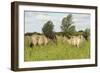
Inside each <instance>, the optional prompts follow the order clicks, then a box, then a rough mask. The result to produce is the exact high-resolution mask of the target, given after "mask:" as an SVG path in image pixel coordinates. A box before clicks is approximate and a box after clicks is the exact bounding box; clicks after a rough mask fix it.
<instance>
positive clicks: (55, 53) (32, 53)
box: [24, 36, 90, 61]
mask: <svg viewBox="0 0 100 73" xmlns="http://www.w3.org/2000/svg"><path fill="white" fill-rule="evenodd" d="M57 38H58V40H57V45H56V44H54V43H49V44H48V45H37V46H33V47H32V48H30V47H29V40H28V39H27V38H25V50H24V60H25V61H45V60H68V59H87V58H90V41H84V42H83V43H81V44H80V47H79V48H77V47H75V46H72V45H69V44H68V43H67V42H66V43H63V42H62V38H63V37H61V36H57Z"/></svg>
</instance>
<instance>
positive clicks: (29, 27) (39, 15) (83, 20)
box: [24, 11, 90, 33]
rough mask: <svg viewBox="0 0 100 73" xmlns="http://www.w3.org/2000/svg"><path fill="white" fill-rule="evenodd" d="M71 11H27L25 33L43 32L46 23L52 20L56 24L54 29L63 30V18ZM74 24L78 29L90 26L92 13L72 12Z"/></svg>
mask: <svg viewBox="0 0 100 73" xmlns="http://www.w3.org/2000/svg"><path fill="white" fill-rule="evenodd" d="M68 14H69V13H58V12H36V11H25V14H24V15H25V33H27V32H39V33H41V32H42V27H43V25H44V23H46V22H47V21H48V20H51V21H52V22H53V24H54V31H56V32H59V31H61V28H60V26H61V23H62V19H63V18H64V17H66V16H67V15H68ZM72 16H73V22H74V23H73V25H75V26H76V30H77V31H78V30H84V29H86V28H90V14H77V13H72Z"/></svg>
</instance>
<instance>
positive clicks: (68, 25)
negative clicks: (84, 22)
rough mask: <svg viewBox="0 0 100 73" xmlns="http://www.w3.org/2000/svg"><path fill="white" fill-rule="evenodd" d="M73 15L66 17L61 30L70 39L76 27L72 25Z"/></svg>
mask: <svg viewBox="0 0 100 73" xmlns="http://www.w3.org/2000/svg"><path fill="white" fill-rule="evenodd" d="M72 24H73V21H72V14H69V15H68V16H66V17H64V18H63V20H62V24H61V30H62V32H63V36H67V37H68V38H69V37H70V36H71V35H74V33H75V26H74V25H72Z"/></svg>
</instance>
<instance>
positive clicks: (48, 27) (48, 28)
mask: <svg viewBox="0 0 100 73" xmlns="http://www.w3.org/2000/svg"><path fill="white" fill-rule="evenodd" d="M53 28H54V25H53V22H52V21H47V22H46V23H45V24H44V26H43V28H42V31H43V33H44V35H45V36H47V37H49V36H50V35H51V34H52V33H53Z"/></svg>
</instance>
